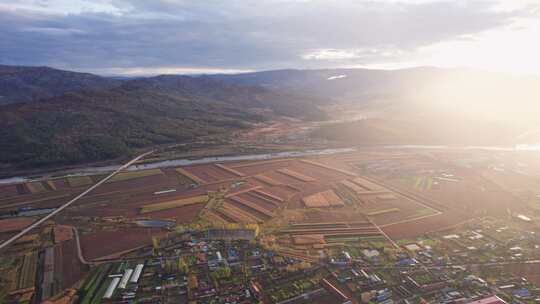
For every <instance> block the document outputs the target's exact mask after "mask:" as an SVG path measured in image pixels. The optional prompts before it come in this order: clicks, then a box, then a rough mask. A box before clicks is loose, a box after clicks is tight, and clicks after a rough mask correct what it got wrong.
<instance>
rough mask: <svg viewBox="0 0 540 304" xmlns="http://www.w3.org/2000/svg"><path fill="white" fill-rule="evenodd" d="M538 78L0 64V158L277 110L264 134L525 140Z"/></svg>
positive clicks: (46, 158) (69, 150)
mask: <svg viewBox="0 0 540 304" xmlns="http://www.w3.org/2000/svg"><path fill="white" fill-rule="evenodd" d="M539 83H540V82H539V81H538V80H537V79H535V78H523V77H512V76H503V75H499V74H491V73H486V72H471V71H466V70H459V69H452V70H446V69H437V68H415V69H405V70H396V71H383V70H367V69H328V70H277V71H265V72H254V73H246V74H236V75H202V76H180V75H161V76H155V77H147V78H135V79H117V78H107V77H101V76H96V75H92V74H86V73H76V72H69V71H62V70H56V69H52V68H47V67H14V66H0V96H2V98H1V99H0V145H2V150H1V151H0V168H2V169H3V172H10V171H13V172H16V170H20V169H27V168H33V169H34V168H56V167H59V166H66V165H74V164H83V163H91V162H96V161H104V160H113V159H117V158H126V157H127V156H129V155H130V154H132V153H133V152H135V151H137V150H139V149H144V148H148V147H155V146H163V145H174V144H178V143H181V144H186V143H187V144H189V143H192V142H201V141H202V142H207V143H210V142H211V143H214V144H218V145H219V144H220V143H221V144H223V143H229V144H230V143H234V139H233V138H234V136H235V135H238V134H245V133H246V131H252V130H254V129H257V128H259V129H262V130H266V129H267V128H266V127H268V126H271V125H272V124H274V123H275V122H276V121H283V120H285V121H287V120H288V121H294V122H295V124H296V126H297V128H294V129H290V130H287V127H285V129H283V130H278V131H279V132H277V133H279V136H278V137H277V138H273V139H271V140H270V141H271V142H272V143H274V142H278V143H279V142H283V138H285V139H287V138H289V137H290V138H294V137H305V136H306V135H305V134H304V133H306V131H305V130H307V129H313V131H312V132H308V133H309V134H308V135H307V136H308V137H309V138H310V139H308V141H311V142H312V143H317V144H319V143H320V145H325V142H326V143H332V144H337V145H341V146H343V145H381V144H384V145H392V144H424V145H433V144H435V145H456V146H460V145H493V146H513V145H515V144H520V143H534V142H537V141H538V139H539V138H538V137H539V136H538V135H539V134H540V133H539V132H538V130H539V129H540V128H539V126H538V123H537V119H536V117H537V116H538V114H540V108H539V106H538V105H537V103H536V98H537V97H538V96H540V93H539V92H538V88H539V87H540V86H539V85H538V84H539ZM524 92H527V93H526V94H525V93H524ZM352 114H354V115H352ZM344 117H349V118H344ZM350 117H356V118H354V119H351V118H350ZM516 117H520V119H515V118H516ZM314 122H315V123H316V124H315V125H316V127H315V128H313V123H314ZM265 124H266V125H265ZM308 124H310V125H309V127H307V126H308ZM278 125H279V124H278ZM287 125H288V123H285V124H283V126H287ZM302 125H304V126H305V127H304V128H303V127H302ZM298 130H303V131H301V132H299V131H298ZM255 134H257V133H255ZM300 134H301V135H300ZM261 140H262V139H261V138H254V139H253V140H252V141H253V142H256V143H257V144H260V143H261ZM297 142H300V141H297ZM304 142H307V141H304Z"/></svg>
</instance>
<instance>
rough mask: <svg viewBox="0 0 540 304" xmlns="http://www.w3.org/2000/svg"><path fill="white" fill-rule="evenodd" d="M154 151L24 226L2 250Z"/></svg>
mask: <svg viewBox="0 0 540 304" xmlns="http://www.w3.org/2000/svg"><path fill="white" fill-rule="evenodd" d="M153 152H154V151H149V152H146V153H143V154H141V155H139V156H137V157H135V158H134V159H132V160H130V161H129V162H127V163H125V164H124V165H122V167H120V168H118V169H117V170H116V171H114V172H112V173H111V174H109V175H108V176H107V177H105V178H104V179H102V180H100V181H99V182H97V183H96V184H94V185H93V186H92V187H90V188H88V189H86V190H85V191H84V192H83V193H81V194H79V195H77V196H76V197H75V198H73V199H72V200H70V201H69V202H67V203H65V204H63V205H62V206H60V207H58V208H57V209H56V210H54V211H53V212H51V213H49V214H48V215H46V216H44V217H43V218H41V219H39V220H38V221H36V222H34V223H33V224H31V225H30V226H28V227H26V228H24V229H23V230H22V231H21V232H19V233H17V234H16V235H14V236H13V237H11V238H10V239H8V240H6V241H5V242H3V243H2V244H0V250H2V249H4V248H5V247H7V246H8V245H9V244H11V243H13V242H14V241H16V240H17V239H19V238H21V237H22V236H23V235H25V234H27V233H28V232H30V231H31V230H32V229H34V228H36V227H38V226H39V225H41V224H43V223H44V222H46V221H47V220H49V219H51V218H52V217H54V216H55V215H57V214H58V213H60V212H62V210H64V209H66V208H67V207H69V206H70V205H71V204H73V203H75V202H76V201H78V200H79V199H80V198H82V197H83V196H85V195H86V194H88V193H90V192H91V191H92V190H94V189H96V188H97V187H99V186H101V185H102V184H103V183H105V182H106V181H108V180H109V179H111V178H112V177H113V176H115V175H116V174H117V173H119V172H120V171H122V170H125V169H126V168H128V167H129V166H131V165H133V164H134V163H136V162H138V161H139V160H141V159H142V158H144V157H146V156H147V155H149V154H151V153H153Z"/></svg>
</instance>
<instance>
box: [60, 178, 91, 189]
mask: <svg viewBox="0 0 540 304" xmlns="http://www.w3.org/2000/svg"><path fill="white" fill-rule="evenodd" d="M67 182H68V184H69V185H70V186H71V187H82V186H89V185H92V184H93V183H94V181H93V180H92V179H91V178H90V176H70V177H68V178H67Z"/></svg>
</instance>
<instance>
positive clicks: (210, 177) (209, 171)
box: [182, 164, 238, 183]
mask: <svg viewBox="0 0 540 304" xmlns="http://www.w3.org/2000/svg"><path fill="white" fill-rule="evenodd" d="M182 168H183V169H184V170H186V171H188V172H189V173H191V174H193V175H195V176H197V177H198V178H200V179H202V180H203V181H205V183H214V182H218V181H222V180H228V179H233V178H238V176H236V175H234V174H232V173H230V172H228V171H226V170H224V169H222V168H219V167H217V166H215V165H214V164H204V165H196V166H189V167H182Z"/></svg>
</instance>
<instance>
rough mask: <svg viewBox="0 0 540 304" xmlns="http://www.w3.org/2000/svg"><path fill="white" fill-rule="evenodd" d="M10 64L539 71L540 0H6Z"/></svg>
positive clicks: (175, 69)
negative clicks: (435, 67) (449, 68)
mask: <svg viewBox="0 0 540 304" xmlns="http://www.w3.org/2000/svg"><path fill="white" fill-rule="evenodd" d="M0 20H1V26H0V64H8V65H32V66H36V65H39V66H44V65H46V66H52V67H56V68H62V69H68V70H76V71H86V72H92V73H97V74H102V75H126V76H134V75H155V74H192V73H197V74H199V73H236V72H243V71H257V70H271V69H284V68H310V69H316V68H336V67H363V68H382V69H398V68H408V67H415V66H438V67H467V68H475V69H482V70H493V71H502V72H508V73H512V74H520V75H523V74H525V75H540V60H538V54H540V39H539V38H538V37H540V1H529V0H493V1H474V0H469V1H460V0H449V1H433V0H432V1H427V0H403V1H389V0H380V1H359V0H193V1H184V0H50V1H49V0H18V1H13V0H0Z"/></svg>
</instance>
